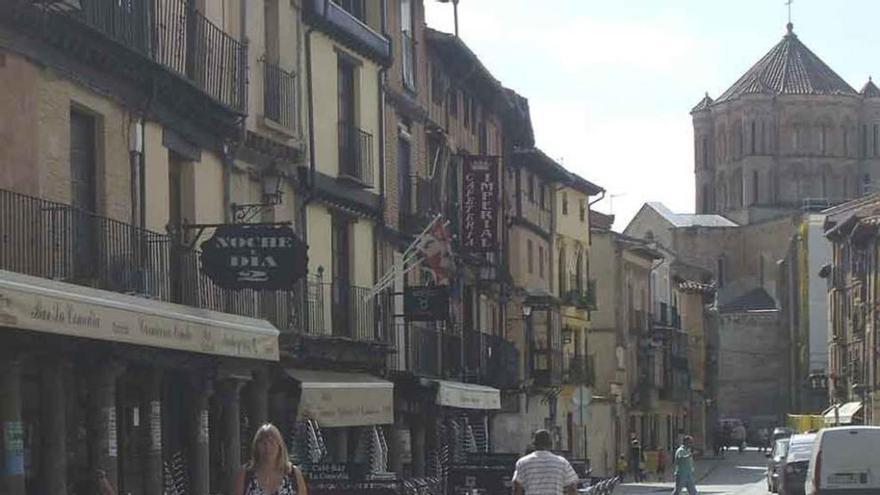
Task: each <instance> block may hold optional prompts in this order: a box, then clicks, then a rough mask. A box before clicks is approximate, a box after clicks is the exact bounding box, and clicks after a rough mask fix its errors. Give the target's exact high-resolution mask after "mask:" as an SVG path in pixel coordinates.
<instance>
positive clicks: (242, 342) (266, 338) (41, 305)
mask: <svg viewBox="0 0 880 495" xmlns="http://www.w3.org/2000/svg"><path fill="white" fill-rule="evenodd" d="M0 321H2V322H3V323H2V324H0V329H2V327H3V326H7V327H11V328H21V329H25V330H33V331H37V332H45V333H51V334H59V335H68V336H72V337H81V338H88V339H95V340H104V341H111V342H122V343H127V344H134V345H146V346H151V347H160V348H166V349H175V350H180V351H190V352H198V353H205V354H214V355H223V356H232V357H239V358H251V359H265V360H271V361H277V360H278V353H279V350H278V331H277V329H275V328H274V327H272V326H271V325H270V324H269V323H267V322H265V321H263V320H256V319H253V318H245V317H239V316H234V315H229V314H225V313H213V312H210V311H205V310H202V309H196V308H187V307H184V306H178V305H173V304H168V303H163V302H159V301H151V300H148V299H143V298H139V297H134V296H128V295H123V294H115V293H110V292H104V291H98V290H95V289H90V288H84V287H78V286H74V285H70V284H65V283H62V282H56V281H52V280H47V279H42V278H37V277H31V276H27V275H21V274H17V273H11V272H4V271H0Z"/></svg>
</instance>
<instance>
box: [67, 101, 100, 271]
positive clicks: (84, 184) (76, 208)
mask: <svg viewBox="0 0 880 495" xmlns="http://www.w3.org/2000/svg"><path fill="white" fill-rule="evenodd" d="M95 169H96V164H95V118H94V117H92V116H90V115H87V114H85V113H82V112H78V111H76V110H71V111H70V186H71V201H70V203H71V206H72V209H71V214H72V218H71V234H72V236H71V237H72V258H73V259H72V260H71V261H72V262H73V276H74V278H75V279H83V278H91V277H92V276H93V275H94V271H95V267H96V266H97V264H96V263H95V261H96V259H97V258H96V255H97V254H98V252H97V241H98V232H97V224H96V218H95V216H94V214H95V210H96V209H97V208H96V207H97V183H96V182H97V180H96V171H95Z"/></svg>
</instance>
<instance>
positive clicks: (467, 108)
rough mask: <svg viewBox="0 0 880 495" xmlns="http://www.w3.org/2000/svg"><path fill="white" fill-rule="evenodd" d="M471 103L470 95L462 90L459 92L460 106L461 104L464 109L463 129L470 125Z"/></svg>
mask: <svg viewBox="0 0 880 495" xmlns="http://www.w3.org/2000/svg"><path fill="white" fill-rule="evenodd" d="M472 105H473V102H472V99H471V96H470V95H469V94H467V93H465V92H463V91H462V93H461V106H462V109H463V110H464V118H463V121H464V128H465V129H469V128H470V126H471V112H472V110H473V108H472Z"/></svg>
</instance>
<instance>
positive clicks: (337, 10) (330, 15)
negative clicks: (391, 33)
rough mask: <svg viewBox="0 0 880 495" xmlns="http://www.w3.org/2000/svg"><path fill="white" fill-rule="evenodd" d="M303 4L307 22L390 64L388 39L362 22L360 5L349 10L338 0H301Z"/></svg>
mask: <svg viewBox="0 0 880 495" xmlns="http://www.w3.org/2000/svg"><path fill="white" fill-rule="evenodd" d="M370 3H371V4H372V3H375V2H370ZM303 7H304V11H305V18H306V21H308V22H310V23H312V24H315V25H317V26H318V27H320V28H321V29H323V30H325V31H326V32H328V33H330V34H332V35H335V36H337V37H338V38H339V39H340V40H341V41H342V42H343V43H345V44H346V45H348V46H350V47H351V48H352V49H354V50H355V51H357V52H359V53H360V54H362V55H364V56H366V57H369V58H371V59H373V60H374V61H377V62H379V63H381V64H383V65H390V64H391V41H390V40H389V39H388V38H386V37H385V36H383V35H381V34H380V33H378V32H376V31H375V30H374V29H373V28H371V27H370V26H368V25H367V24H366V23H364V21H363V18H364V17H365V15H364V14H366V12H364V9H363V6H360V5H359V6H358V7H359V8H358V9H353V8H350V9H349V10H350V11H349V10H346V9H345V8H344V7H343V6H342V5H339V3H338V2H333V1H328V0H304V1H303ZM359 17H360V18H359Z"/></svg>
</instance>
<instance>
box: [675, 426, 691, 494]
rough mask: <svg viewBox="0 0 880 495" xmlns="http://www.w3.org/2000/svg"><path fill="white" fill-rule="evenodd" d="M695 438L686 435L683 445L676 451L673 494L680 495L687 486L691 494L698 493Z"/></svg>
mask: <svg viewBox="0 0 880 495" xmlns="http://www.w3.org/2000/svg"><path fill="white" fill-rule="evenodd" d="M693 444H694V438H693V437H692V436H690V435H687V436H685V437H684V438H683V439H682V441H681V447H679V448H678V450H676V451H675V491H673V492H672V495H678V494H679V493H681V491H682V490H684V489H685V488H687V491H688V494H689V495H697V487H696V485H695V484H694V454H693V452H692V451H691V446H692V445H693Z"/></svg>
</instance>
